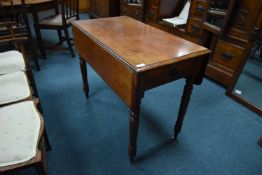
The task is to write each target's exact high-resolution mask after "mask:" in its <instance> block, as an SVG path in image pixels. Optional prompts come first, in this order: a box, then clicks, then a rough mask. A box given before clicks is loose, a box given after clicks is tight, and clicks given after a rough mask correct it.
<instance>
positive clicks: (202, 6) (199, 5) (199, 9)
mask: <svg viewBox="0 0 262 175" xmlns="http://www.w3.org/2000/svg"><path fill="white" fill-rule="evenodd" d="M207 8H208V2H207V1H205V0H193V1H192V3H191V10H190V16H193V17H197V18H201V19H203V18H204V17H205V13H206V11H207Z"/></svg>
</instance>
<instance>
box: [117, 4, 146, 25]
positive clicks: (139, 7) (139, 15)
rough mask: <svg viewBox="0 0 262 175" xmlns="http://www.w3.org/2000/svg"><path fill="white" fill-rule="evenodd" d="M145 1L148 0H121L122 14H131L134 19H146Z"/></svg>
mask: <svg viewBox="0 0 262 175" xmlns="http://www.w3.org/2000/svg"><path fill="white" fill-rule="evenodd" d="M145 3H146V0H121V1H120V14H121V15H125V16H130V17H132V18H134V19H137V20H139V21H142V22H144V21H145Z"/></svg>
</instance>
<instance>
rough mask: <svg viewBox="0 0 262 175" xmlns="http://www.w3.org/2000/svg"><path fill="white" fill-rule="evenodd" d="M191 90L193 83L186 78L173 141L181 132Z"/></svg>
mask: <svg viewBox="0 0 262 175" xmlns="http://www.w3.org/2000/svg"><path fill="white" fill-rule="evenodd" d="M192 90H193V81H192V79H191V78H187V80H186V84H185V87H184V91H183V96H182V99H181V102H180V107H179V112H178V117H177V121H176V125H175V128H174V140H176V139H177V136H178V134H179V133H180V131H181V128H182V125H183V120H184V117H185V114H186V110H187V107H188V104H189V100H190V96H191V93H192Z"/></svg>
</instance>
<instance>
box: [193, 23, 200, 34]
mask: <svg viewBox="0 0 262 175" xmlns="http://www.w3.org/2000/svg"><path fill="white" fill-rule="evenodd" d="M191 27H192V32H193V33H195V32H197V31H199V30H200V27H199V25H197V24H192V25H191Z"/></svg>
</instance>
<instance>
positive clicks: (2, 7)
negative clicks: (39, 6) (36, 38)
mask: <svg viewBox="0 0 262 175" xmlns="http://www.w3.org/2000/svg"><path fill="white" fill-rule="evenodd" d="M15 2H16V4H14V0H0V40H1V38H8V37H11V38H13V39H21V38H23V37H27V38H30V37H31V30H30V27H29V22H28V17H27V10H26V6H25V0H20V1H18V0H16V1H15Z"/></svg>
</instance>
